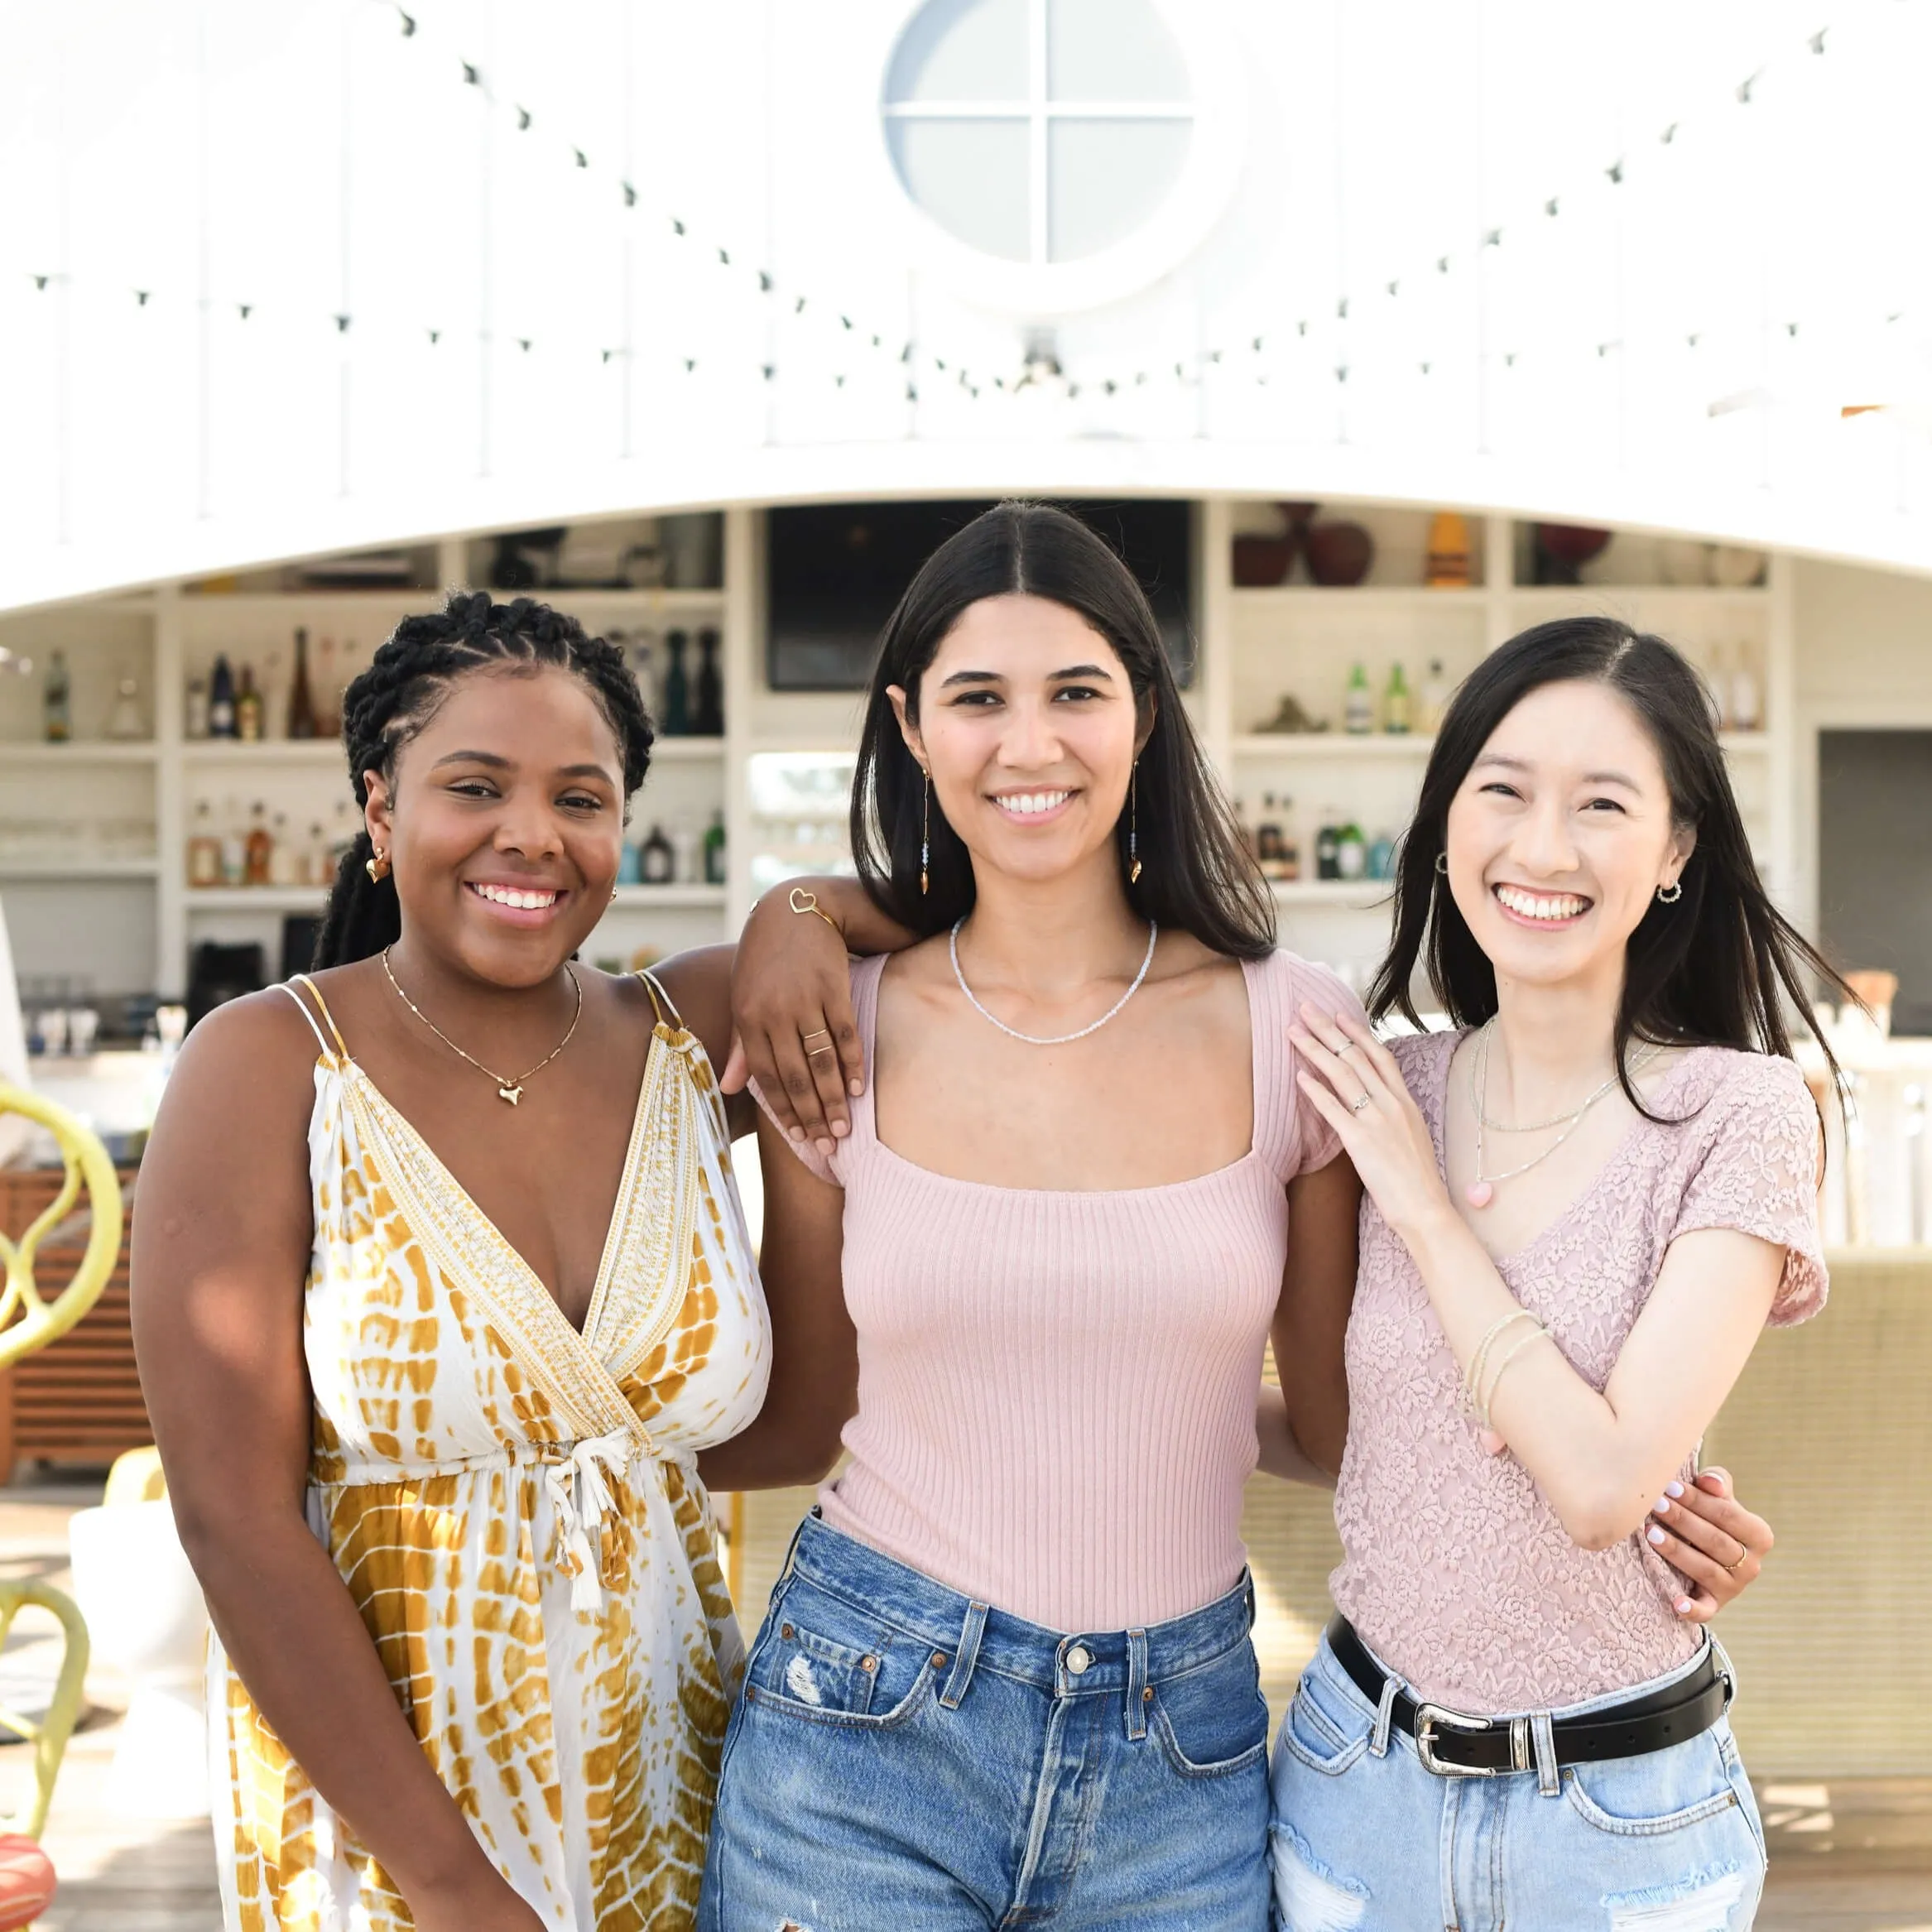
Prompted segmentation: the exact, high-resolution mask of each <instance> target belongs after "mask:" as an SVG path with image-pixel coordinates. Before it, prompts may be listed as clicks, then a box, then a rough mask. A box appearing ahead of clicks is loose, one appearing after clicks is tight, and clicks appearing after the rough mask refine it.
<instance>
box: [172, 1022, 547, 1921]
mask: <svg viewBox="0 0 1932 1932" xmlns="http://www.w3.org/2000/svg"><path fill="white" fill-rule="evenodd" d="M314 1066H315V1040H314V1037H313V1036H312V1035H311V1034H310V1031H309V1029H308V1027H307V1026H305V1025H304V1024H303V1022H302V1020H301V1018H300V1016H299V1015H298V1014H297V1013H296V1012H295V1011H294V1010H293V1008H292V1007H289V1005H288V1002H287V1000H286V997H285V996H284V995H282V994H280V993H277V992H265V993H260V994H257V995H255V996H253V997H251V998H249V999H247V1000H244V1001H241V1002H237V1003H236V1004H235V1005H233V1006H228V1007H223V1008H221V1009H220V1011H219V1012H216V1013H214V1014H211V1015H210V1016H209V1017H208V1018H207V1019H205V1020H204V1021H202V1022H201V1024H200V1025H199V1026H197V1027H196V1028H195V1031H194V1034H193V1035H192V1036H191V1037H190V1040H189V1041H188V1044H187V1045H186V1047H185V1049H184V1050H183V1051H182V1054H181V1057H180V1062H179V1064H178V1065H176V1066H175V1070H174V1073H173V1074H172V1076H171V1079H170V1080H169V1083H168V1089H167V1093H166V1098H165V1100H164V1102H163V1103H162V1106H161V1114H160V1117H159V1118H158V1119H157V1120H156V1123H155V1128H154V1132H153V1135H152V1137H151V1140H150V1141H149V1143H148V1148H147V1156H146V1158H145V1159H144V1161H142V1170H141V1204H140V1212H139V1213H138V1214H137V1216H136V1218H135V1222H134V1249H133V1323H134V1339H135V1346H136V1349H137V1354H138V1357H139V1360H140V1365H141V1382H142V1390H143V1391H144V1393H145V1395H146V1396H147V1406H148V1412H149V1414H150V1415H151V1417H152V1418H153V1422H154V1431H155V1439H156V1442H157V1443H158V1444H160V1447H161V1461H162V1464H163V1467H164V1468H165V1469H166V1473H167V1480H168V1495H169V1500H170V1501H171V1503H172V1504H173V1506H174V1511H175V1522H176V1525H177V1526H178V1527H179V1529H180V1535H181V1540H182V1543H183V1544H184V1545H185V1547H186V1550H187V1552H188V1557H189V1560H190V1562H191V1563H192V1564H193V1565H194V1567H195V1574H196V1576H198V1577H199V1579H200V1581H201V1587H202V1589H203V1591H204V1593H205V1595H206V1597H207V1598H208V1608H209V1615H210V1617H212V1618H213V1620H214V1627H215V1629H216V1630H217V1631H218V1632H219V1633H220V1636H221V1641H222V1643H223V1646H224V1648H225V1649H226V1650H227V1651H228V1656H229V1657H230V1659H231V1660H233V1664H234V1666H235V1668H236V1670H238V1672H239V1673H240V1674H241V1676H242V1680H243V1682H244V1683H245V1684H247V1685H248V1689H249V1692H250V1694H251V1695H252V1697H253V1698H254V1699H255V1702H256V1704H257V1705H258V1706H259V1708H260V1709H261V1711H262V1714H263V1715H264V1716H265V1717H266V1718H267V1720H268V1722H269V1723H270V1724H272V1726H273V1727H274V1728H275V1731H276V1735H277V1736H278V1737H280V1738H281V1740H282V1742H284V1743H285V1744H286V1746H287V1747H288V1748H289V1750H290V1751H291V1752H293V1753H294V1755H295V1757H296V1761H297V1762H298V1763H299V1764H300V1766H302V1768H303V1770H304V1771H305V1772H306V1773H307V1774H308V1776H309V1777H310V1779H311V1780H312V1781H314V1783H315V1788H316V1790H318V1791H320V1793H321V1795H323V1796H324V1798H325V1799H326V1800H328V1801H329V1804H330V1805H333V1806H334V1808H335V1809H337V1811H338V1812H339V1813H340V1814H342V1816H343V1817H344V1818H345V1819H348V1821H349V1823H350V1824H351V1825H352V1826H353V1829H354V1830H355V1831H356V1833H358V1836H359V1837H360V1838H362V1839H363V1842H364V1843H366V1844H367V1845H368V1848H369V1849H370V1850H371V1851H372V1852H373V1853H375V1855H376V1857H377V1859H378V1860H379V1861H380V1862H381V1863H382V1867H384V1869H385V1870H386V1871H387V1872H388V1874H389V1876H390V1877H391V1878H392V1880H393V1881H394V1882H395V1883H396V1885H397V1886H400V1887H401V1890H402V1892H403V1895H404V1896H405V1897H406V1899H407V1900H408V1901H409V1905H410V1908H411V1912H412V1913H413V1914H414V1916H415V1920H416V1925H417V1926H418V1927H419V1928H421V1929H422V1932H431V1929H432V1928H434V1929H435V1932H457V1929H458V1928H459V1927H460V1928H470V1927H488V1928H489V1932H537V1928H538V1925H539V1921H538V1919H537V1917H536V1914H535V1913H534V1912H533V1911H531V1910H530V1908H529V1907H528V1906H525V1905H523V1904H522V1903H521V1901H519V1900H518V1899H517V1896H516V1895H515V1893H514V1892H513V1891H512V1890H511V1888H510V1886H508V1885H507V1883H506V1882H505V1881H504V1880H503V1878H502V1877H501V1875H500V1874H499V1873H498V1872H497V1869H496V1867H494V1866H493V1864H492V1863H491V1862H490V1860H489V1858H488V1855H487V1854H486V1853H484V1851H483V1848H482V1847H481V1845H480V1844H478V1842H477V1839H476V1838H475V1835H474V1834H473V1833H472V1832H471V1830H470V1829H469V1823H468V1821H467V1820H466V1819H464V1815H463V1814H462V1812H461V1811H460V1810H459V1809H458V1808H457V1805H456V1802H455V1800H454V1799H453V1798H452V1797H451V1796H450V1795H449V1792H448V1791H447V1790H445V1788H444V1786H443V1785H442V1783H441V1781H440V1780H439V1779H438V1777H437V1776H436V1774H435V1771H434V1770H433V1769H431V1767H430V1762H429V1760H428V1759H427V1758H426V1757H425V1756H424V1755H423V1751H422V1747H421V1745H420V1744H419V1743H418V1742H417V1740H416V1733H414V1731H413V1730H411V1728H410V1724H409V1722H408V1720H407V1719H406V1718H405V1717H404V1715H403V1713H402V1709H401V1704H399V1703H398V1702H397V1699H396V1692H395V1691H394V1689H392V1687H391V1684H390V1682H389V1678H388V1675H387V1672H386V1671H385V1670H384V1668H383V1665H382V1660H381V1659H380V1658H379V1657H378V1656H377V1651H376V1646H375V1645H374V1644H373V1643H372V1641H370V1637H369V1633H368V1630H367V1629H365V1628H364V1627H363V1622H362V1619H361V1617H359V1616H358V1613H357V1610H356V1606H355V1603H354V1601H353V1599H352V1598H351V1597H350V1595H349V1593H348V1589H347V1588H345V1587H344V1584H343V1581H342V1579H341V1577H340V1576H339V1574H337V1572H336V1569H335V1565H334V1563H333V1562H332V1561H331V1560H330V1558H329V1552H328V1551H327V1550H324V1548H323V1546H322V1545H321V1544H320V1543H319V1542H318V1541H317V1540H316V1539H315V1536H314V1535H313V1533H312V1532H311V1531H310V1528H309V1526H308V1522H307V1520H306V1517H305V1513H304V1503H305V1493H306V1487H307V1479H308V1461H309V1437H310V1393H309V1384H308V1377H307V1372H306V1370H305V1367H304V1363H303V1358H302V1295H303V1286H304V1281H305V1277H306V1275H307V1271H308V1265H309V1252H310V1242H311V1239H312V1213H311V1209H310V1192H309V1175H308V1143H307V1132H308V1116H309V1110H310V1104H311V1102H312V1099H313V1096H314V1092H315V1089H314V1083H313V1078H312V1075H313V1069H314ZM211 1718H212V1719H213V1721H214V1722H216V1723H219V1722H220V1716H219V1713H211Z"/></svg>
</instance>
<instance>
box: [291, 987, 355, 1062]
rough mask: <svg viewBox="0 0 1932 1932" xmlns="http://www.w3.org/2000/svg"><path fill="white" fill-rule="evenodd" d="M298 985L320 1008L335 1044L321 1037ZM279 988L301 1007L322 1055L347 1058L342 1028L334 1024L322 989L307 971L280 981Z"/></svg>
mask: <svg viewBox="0 0 1932 1932" xmlns="http://www.w3.org/2000/svg"><path fill="white" fill-rule="evenodd" d="M298 986H300V987H305V988H307V990H308V994H309V999H310V1000H313V1001H315V1004H316V1006H317V1007H318V1008H320V1012H321V1014H322V1017H323V1018H324V1020H326V1021H328V1022H329V1031H330V1032H331V1033H333V1034H334V1036H335V1045H334V1046H333V1047H331V1046H330V1045H329V1042H328V1041H327V1040H324V1038H323V1037H322V1029H321V1028H320V1026H317V1025H316V1024H315V1014H314V1013H312V1012H310V1011H309V1000H305V999H304V998H303V997H302V996H301V994H300V993H299V992H296V987H298ZM280 990H281V992H286V994H287V995H288V997H290V998H291V1000H293V1001H294V1002H296V1005H297V1006H298V1007H300V1008H301V1010H302V1017H303V1018H304V1019H305V1020H306V1021H308V1022H309V1031H310V1032H311V1033H313V1034H314V1035H315V1044H316V1045H318V1046H320V1048H321V1049H322V1052H323V1055H324V1057H325V1058H334V1059H339V1060H347V1059H348V1056H349V1055H348V1042H347V1041H346V1040H344V1038H343V1037H342V1029H341V1028H340V1027H339V1026H337V1025H336V1023H335V1016H334V1014H333V1013H332V1012H329V1002H328V1001H327V1000H325V999H324V998H323V997H322V989H321V988H320V987H319V986H317V985H316V983H315V981H314V980H312V979H311V978H310V977H309V976H308V974H307V973H297V974H296V976H295V978H294V979H293V980H286V979H285V980H284V981H282V983H281V988H280Z"/></svg>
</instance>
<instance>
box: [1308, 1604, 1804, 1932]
mask: <svg viewBox="0 0 1932 1932" xmlns="http://www.w3.org/2000/svg"><path fill="white" fill-rule="evenodd" d="M1703 1662H1704V1657H1703V1655H1702V1654H1701V1653H1700V1654H1699V1656H1696V1657H1694V1658H1693V1659H1692V1660H1691V1661H1690V1662H1689V1663H1688V1664H1686V1665H1684V1667H1683V1668H1682V1669H1681V1670H1673V1671H1671V1672H1670V1673H1669V1674H1668V1675H1665V1676H1662V1677H1660V1678H1658V1679H1656V1680H1655V1681H1654V1682H1651V1683H1648V1684H1632V1686H1631V1687H1630V1688H1629V1689H1627V1690H1619V1691H1616V1692H1614V1693H1612V1694H1611V1695H1609V1696H1608V1697H1602V1698H1598V1699H1594V1700H1593V1701H1592V1702H1590V1703H1588V1704H1576V1705H1573V1706H1570V1707H1569V1708H1567V1709H1563V1710H1560V1711H1555V1712H1552V1713H1548V1714H1547V1716H1548V1720H1549V1721H1545V1717H1543V1716H1538V1715H1532V1716H1531V1725H1530V1735H1531V1753H1532V1756H1533V1757H1535V1759H1536V1763H1535V1764H1534V1765H1533V1766H1532V1767H1531V1769H1530V1770H1528V1771H1518V1772H1512V1773H1510V1774H1508V1775H1507V1776H1500V1777H1493V1778H1482V1777H1466V1778H1459V1777H1444V1776H1439V1775H1438V1774H1437V1773H1435V1772H1433V1771H1430V1770H1428V1769H1427V1768H1426V1767H1425V1766H1424V1764H1423V1762H1422V1760H1421V1758H1420V1757H1419V1756H1418V1755H1417V1752H1416V1749H1415V1740H1414V1739H1413V1738H1412V1737H1408V1736H1406V1735H1405V1734H1404V1733H1402V1732H1401V1731H1397V1730H1395V1729H1394V1728H1392V1727H1391V1725H1390V1724H1389V1723H1388V1721H1387V1718H1386V1717H1385V1716H1383V1715H1382V1713H1378V1712H1377V1709H1376V1707H1375V1705H1373V1704H1371V1703H1370V1702H1369V1701H1368V1699H1367V1698H1366V1697H1364V1696H1363V1695H1362V1692H1361V1691H1360V1690H1359V1689H1358V1688H1357V1687H1356V1684H1355V1683H1354V1681H1353V1679H1351V1678H1350V1677H1349V1675H1348V1673H1347V1672H1346V1671H1345V1670H1343V1668H1342V1666H1341V1665H1340V1664H1338V1662H1337V1661H1336V1660H1335V1656H1334V1652H1333V1651H1331V1650H1330V1649H1329V1645H1328V1640H1327V1639H1326V1638H1325V1637H1324V1639H1323V1641H1322V1645H1321V1647H1320V1649H1319V1650H1318V1651H1316V1652H1315V1655H1314V1661H1313V1662H1311V1663H1310V1665H1309V1666H1308V1668H1307V1670H1305V1671H1304V1672H1303V1673H1302V1676H1301V1681H1300V1685H1299V1686H1298V1687H1297V1688H1296V1690H1295V1701H1294V1703H1293V1704H1290V1706H1289V1709H1288V1714H1287V1716H1286V1718H1284V1719H1283V1720H1282V1723H1281V1739H1280V1743H1279V1746H1278V1747H1277V1749H1276V1754H1275V1770H1274V1806H1275V1815H1274V1823H1273V1826H1272V1828H1271V1837H1272V1841H1273V1843H1272V1853H1273V1862H1274V1867H1275V1908H1276V1925H1277V1927H1278V1928H1280V1929H1281V1932H1413V1929H1415V1928H1429V1929H1430V1932H1434V1929H1435V1928H1436V1927H1442V1926H1448V1927H1453V1928H1454V1929H1455V1932H1503V1929H1504V1928H1507V1932H1593V1929H1594V1932H1744V1929H1745V1928H1747V1927H1748V1926H1749V1925H1750V1924H1751V1921H1752V1917H1753V1916H1754V1915H1755V1914H1756V1912H1757V1901H1758V1895H1759V1893H1760V1891H1761V1890H1762V1889H1763V1886H1764V1870H1765V1856H1764V1828H1763V1827H1762V1825H1761V1824H1760V1823H1759V1821H1758V1816H1757V1805H1756V1803H1755V1802H1754V1801H1753V1800H1752V1795H1751V1785H1750V1782H1749V1781H1748V1780H1747V1778H1746V1777H1745V1775H1744V1767H1743V1766H1742V1763H1741V1762H1740V1761H1739V1760H1738V1757H1737V1744H1736V1742H1734V1741H1733V1738H1732V1736H1731V1727H1730V1724H1729V1723H1728V1721H1727V1720H1725V1719H1723V1718H1719V1719H1718V1722H1717V1723H1715V1724H1713V1726H1712V1727H1711V1728H1710V1729H1709V1730H1708V1731H1705V1732H1704V1733H1702V1734H1701V1735H1699V1736H1698V1737H1691V1738H1689V1739H1687V1740H1686V1741H1685V1742H1683V1743H1682V1744H1675V1745H1672V1746H1670V1747H1668V1748H1667V1749H1665V1750H1663V1751H1654V1752H1649V1753H1648V1754H1647V1755H1646V1756H1644V1757H1620V1758H1615V1759H1612V1760H1610V1761H1608V1762H1604V1763H1600V1764H1579V1765H1570V1766H1565V1767H1564V1768H1562V1769H1559V1768H1558V1766H1557V1765H1556V1761H1555V1752H1554V1751H1553V1749H1552V1748H1551V1738H1550V1722H1554V1721H1559V1720H1560V1719H1562V1718H1579V1717H1583V1716H1584V1715H1586V1714H1587V1713H1590V1712H1592V1711H1598V1710H1603V1709H1607V1708H1608V1707H1609V1706H1610V1705H1612V1704H1622V1703H1624V1702H1626V1701H1627V1699H1631V1698H1634V1697H1641V1696H1643V1695H1645V1694H1647V1693H1649V1692H1651V1691H1654V1690H1661V1689H1665V1687H1666V1686H1668V1685H1669V1684H1672V1683H1674V1682H1675V1681H1676V1680H1678V1679H1680V1678H1683V1677H1686V1676H1689V1675H1690V1673H1691V1672H1693V1671H1694V1670H1697V1669H1698V1668H1699V1666H1700V1665H1702V1663H1703Z"/></svg>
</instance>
